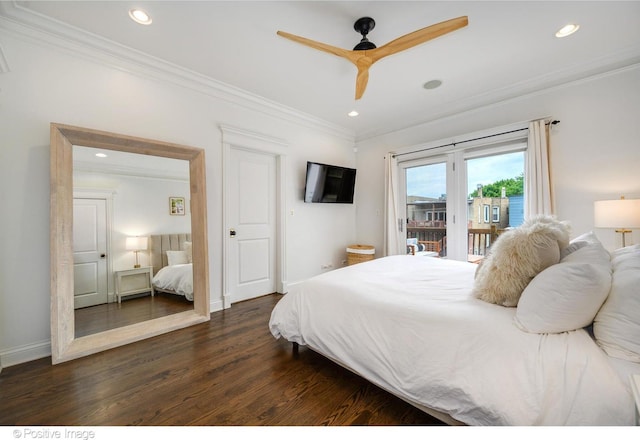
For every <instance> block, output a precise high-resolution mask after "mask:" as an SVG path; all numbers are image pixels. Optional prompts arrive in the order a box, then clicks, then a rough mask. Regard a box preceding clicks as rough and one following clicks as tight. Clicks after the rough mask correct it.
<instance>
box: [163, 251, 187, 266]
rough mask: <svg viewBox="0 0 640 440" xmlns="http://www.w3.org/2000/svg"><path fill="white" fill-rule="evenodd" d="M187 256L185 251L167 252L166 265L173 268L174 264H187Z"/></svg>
mask: <svg viewBox="0 0 640 440" xmlns="http://www.w3.org/2000/svg"><path fill="white" fill-rule="evenodd" d="M188 262H189V261H188V260H187V254H186V252H185V251H167V264H168V265H169V266H175V265H176V264H187V263H188Z"/></svg>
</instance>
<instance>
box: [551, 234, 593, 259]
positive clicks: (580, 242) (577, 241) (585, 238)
mask: <svg viewBox="0 0 640 440" xmlns="http://www.w3.org/2000/svg"><path fill="white" fill-rule="evenodd" d="M589 243H598V244H601V243H600V240H598V237H596V234H594V233H593V231H589V232H587V233H585V234H582V235H579V236H578V237H576V238H574V239H573V240H571V242H570V243H569V246H567V247H566V248H564V249H563V250H562V252H560V260H563V259H564V257H566V256H567V255H569V254H571V253H573V252H575V251H577V250H578V249H580V248H583V247H584V246H586V245H587V244H589Z"/></svg>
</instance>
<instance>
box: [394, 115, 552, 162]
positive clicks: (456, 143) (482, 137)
mask: <svg viewBox="0 0 640 440" xmlns="http://www.w3.org/2000/svg"><path fill="white" fill-rule="evenodd" d="M559 123H560V121H558V120H557V119H555V120H553V121H551V122H547V124H546V125H556V124H559ZM528 129H529V128H528V127H525V128H518V129H516V130H510V131H503V132H502V133H495V134H489V135H487V136H480V137H477V138H473V139H466V140H464V141H459V142H451V143H449V144H444V145H438V146H437V147H429V148H423V149H422V150H416V151H407V152H406V153H398V154H394V155H393V157H398V156H404V155H405V154H414V153H420V152H421V151H429V150H436V149H438V148H444V147H451V146H453V147H455V146H456V145H458V144H464V143H465V142H473V141H480V140H482V139H488V138H492V137H495V136H502V135H503V134H510V133H517V132H518V131H524V130H528Z"/></svg>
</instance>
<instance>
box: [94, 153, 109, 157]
mask: <svg viewBox="0 0 640 440" xmlns="http://www.w3.org/2000/svg"><path fill="white" fill-rule="evenodd" d="M96 157H107V155H106V154H104V153H96Z"/></svg>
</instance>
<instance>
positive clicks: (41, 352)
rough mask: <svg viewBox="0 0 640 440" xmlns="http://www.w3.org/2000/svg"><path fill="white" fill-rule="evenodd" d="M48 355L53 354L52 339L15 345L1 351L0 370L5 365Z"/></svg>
mask: <svg viewBox="0 0 640 440" xmlns="http://www.w3.org/2000/svg"><path fill="white" fill-rule="evenodd" d="M48 356H51V341H44V342H37V343H35V344H28V345H23V346H21V347H15V348H12V349H9V350H6V351H3V352H0V371H2V368H5V367H11V366H13V365H18V364H23V363H25V362H30V361H35V360H36V359H42V358H45V357H48Z"/></svg>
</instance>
